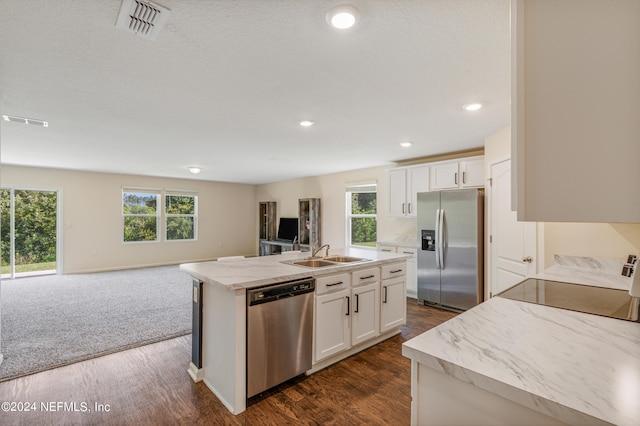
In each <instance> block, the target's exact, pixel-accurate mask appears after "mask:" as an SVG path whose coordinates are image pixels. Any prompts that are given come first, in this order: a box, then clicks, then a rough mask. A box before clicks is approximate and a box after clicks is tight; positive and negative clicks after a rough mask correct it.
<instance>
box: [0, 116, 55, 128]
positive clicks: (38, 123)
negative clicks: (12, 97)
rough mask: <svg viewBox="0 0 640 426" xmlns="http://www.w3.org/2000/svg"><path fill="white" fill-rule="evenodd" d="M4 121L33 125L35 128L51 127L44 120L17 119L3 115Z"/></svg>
mask: <svg viewBox="0 0 640 426" xmlns="http://www.w3.org/2000/svg"><path fill="white" fill-rule="evenodd" d="M2 118H3V119H4V121H10V122H12V123H21V124H31V125H34V126H42V127H49V122H48V121H44V120H38V119H36V118H25V117H16V116H15V115H4V114H3V115H2Z"/></svg>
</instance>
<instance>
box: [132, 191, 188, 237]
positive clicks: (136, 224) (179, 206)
mask: <svg viewBox="0 0 640 426" xmlns="http://www.w3.org/2000/svg"><path fill="white" fill-rule="evenodd" d="M122 216H123V220H122V224H123V241H124V242H128V243H133V242H144V241H160V240H161V237H160V236H161V235H164V239H165V241H189V240H195V239H197V236H198V221H197V218H198V195H197V193H196V192H193V191H183V190H168V189H164V190H160V189H157V190H156V189H131V188H125V189H123V190H122ZM161 226H164V232H163V230H162V228H161Z"/></svg>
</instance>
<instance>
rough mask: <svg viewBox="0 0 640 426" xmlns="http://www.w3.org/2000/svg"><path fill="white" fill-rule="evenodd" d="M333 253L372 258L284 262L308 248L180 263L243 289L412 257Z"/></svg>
mask: <svg viewBox="0 0 640 426" xmlns="http://www.w3.org/2000/svg"><path fill="white" fill-rule="evenodd" d="M329 254H330V255H345V256H354V257H361V258H366V259H370V261H369V262H355V263H345V264H338V265H335V266H328V267H322V268H305V267H301V266H295V265H290V264H286V263H282V262H283V261H288V260H293V259H305V258H308V257H309V253H308V252H299V251H290V252H285V253H283V254H280V255H273V256H260V257H250V258H246V259H233V260H228V261H224V262H219V261H211V262H198V263H185V264H182V265H180V270H181V271H184V272H186V273H188V274H190V275H191V276H192V277H194V278H196V279H199V280H202V281H203V282H205V283H208V284H212V285H217V286H221V287H223V288H226V289H227V290H239V289H244V288H252V287H258V286H262V285H268V284H277V283H280V282H285V281H291V280H295V279H300V278H307V277H319V276H322V275H328V274H334V273H339V272H345V271H351V270H354V269H361V268H363V267H366V266H379V265H381V264H385V263H392V262H397V261H400V260H406V259H409V258H410V257H411V256H410V255H407V254H402V253H385V252H379V251H376V250H365V249H353V248H347V249H340V250H330V251H329Z"/></svg>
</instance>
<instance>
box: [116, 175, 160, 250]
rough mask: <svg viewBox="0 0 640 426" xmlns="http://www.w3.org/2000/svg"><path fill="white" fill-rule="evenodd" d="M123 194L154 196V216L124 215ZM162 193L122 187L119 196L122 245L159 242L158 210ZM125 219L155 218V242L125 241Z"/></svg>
mask: <svg viewBox="0 0 640 426" xmlns="http://www.w3.org/2000/svg"><path fill="white" fill-rule="evenodd" d="M125 194H144V195H155V196H156V212H155V214H149V213H145V214H136V213H125V212H124V206H125V204H124V196H125ZM161 202H162V191H161V190H159V189H154V188H133V187H123V188H122V193H121V194H120V213H121V214H122V229H121V234H120V238H121V239H122V242H123V243H124V244H141V243H147V244H149V243H157V242H159V241H160V235H161V229H160V209H161V208H162V205H161V204H160V203H161ZM127 217H155V218H156V238H155V240H139V241H126V240H125V237H124V230H125V223H126V218H127Z"/></svg>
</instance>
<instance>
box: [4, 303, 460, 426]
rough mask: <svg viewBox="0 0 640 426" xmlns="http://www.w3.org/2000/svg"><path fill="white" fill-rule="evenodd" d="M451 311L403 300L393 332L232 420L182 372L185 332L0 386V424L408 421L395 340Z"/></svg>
mask: <svg viewBox="0 0 640 426" xmlns="http://www.w3.org/2000/svg"><path fill="white" fill-rule="evenodd" d="M455 315H456V314H455V313H453V312H448V311H443V310H439V309H435V308H431V307H426V306H421V305H418V303H417V301H416V300H415V299H407V317H408V319H407V324H406V325H405V326H404V327H403V328H402V333H401V334H399V335H396V336H394V337H393V338H391V339H388V340H386V341H384V342H382V343H379V344H378V345H375V346H373V347H371V348H369V349H367V350H365V351H363V352H360V353H358V354H356V355H354V356H352V357H350V358H347V359H346V360H343V361H341V362H339V363H337V364H334V365H332V366H330V367H328V368H326V369H324V370H321V371H319V372H317V373H315V374H312V375H311V376H307V377H305V376H300V377H299V378H296V379H294V380H291V381H289V382H287V383H286V384H283V385H281V386H279V387H278V388H276V389H274V390H272V391H269V392H268V393H265V394H263V395H262V396H260V397H257V398H254V399H252V400H251V401H250V403H251V404H250V405H249V407H248V408H247V410H246V411H245V412H244V413H241V414H240V415H238V416H234V415H232V414H231V413H229V411H228V410H227V409H226V408H225V407H224V406H223V405H222V404H221V403H220V402H219V401H218V399H217V398H216V397H215V396H214V395H213V393H212V392H211V391H210V390H209V389H208V388H207V387H206V386H205V385H204V383H202V382H201V383H194V382H193V381H192V380H191V378H190V377H189V375H188V374H187V371H186V370H187V367H188V365H189V361H190V360H191V353H190V350H191V338H190V336H185V337H180V338H176V339H171V340H167V341H164V342H160V343H156V344H152V345H147V346H142V347H140V348H135V349H131V350H127V351H123V352H119V353H116V354H112V355H107V356H104V357H100V358H95V359H92V360H88V361H84V362H80V363H77V364H73V365H69V366H66V367H61V368H57V369H54V370H49V371H45V372H42V373H38V374H34V375H31V376H26V377H22V378H19V379H15V380H11V381H7V382H3V383H0V402H8V403H9V406H8V408H9V409H10V410H11V409H15V410H20V411H5V408H7V405H6V404H5V405H3V406H2V410H1V411H0V425H34V424H37V425H59V424H65V425H68V424H100V425H103V424H117V425H128V424H131V425H134V424H135V425H140V424H153V425H157V424H188V425H190V424H206V425H210V424H213V425H285V424H296V425H297V424H304V425H359V424H367V425H407V424H409V422H410V411H411V409H410V404H411V396H410V390H411V385H410V379H411V366H410V361H409V360H408V359H407V358H404V357H403V356H402V349H401V345H402V343H403V342H404V341H406V340H408V339H410V338H412V337H414V336H417V335H418V334H420V333H422V332H424V331H426V330H428V329H430V328H432V327H435V326H436V325H438V324H441V323H442V322H444V321H446V320H448V319H450V318H453V317H454V316H455ZM27 404H29V405H27ZM65 404H66V405H65ZM27 409H30V410H31V411H26V410H27ZM47 410H48V411H47Z"/></svg>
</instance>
